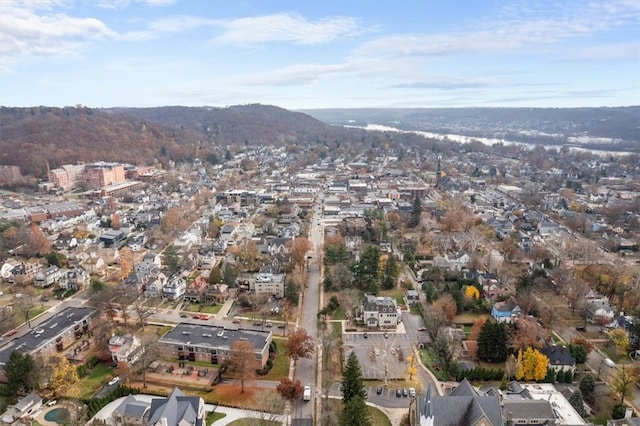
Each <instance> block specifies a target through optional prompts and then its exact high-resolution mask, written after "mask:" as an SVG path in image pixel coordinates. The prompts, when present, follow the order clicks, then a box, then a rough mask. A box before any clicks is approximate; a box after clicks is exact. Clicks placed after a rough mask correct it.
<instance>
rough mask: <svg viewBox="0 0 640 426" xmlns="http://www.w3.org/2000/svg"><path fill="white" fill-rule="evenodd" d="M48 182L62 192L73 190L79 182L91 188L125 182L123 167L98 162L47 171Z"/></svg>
mask: <svg viewBox="0 0 640 426" xmlns="http://www.w3.org/2000/svg"><path fill="white" fill-rule="evenodd" d="M48 177H49V182H51V183H52V184H53V185H54V186H55V187H56V188H60V189H62V190H65V191H66V190H69V189H73V188H74V187H75V186H76V185H78V183H80V182H87V184H88V185H89V187H91V188H94V189H95V188H104V187H105V186H109V185H114V184H119V183H123V182H124V181H125V170H124V166H123V165H122V164H119V163H105V162H104V161H100V162H97V163H92V164H65V165H64V166H61V167H59V168H57V169H53V170H49V173H48Z"/></svg>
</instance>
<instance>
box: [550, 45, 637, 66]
mask: <svg viewBox="0 0 640 426" xmlns="http://www.w3.org/2000/svg"><path fill="white" fill-rule="evenodd" d="M637 58H640V43H618V44H603V45H598V46H589V47H588V48H584V49H577V50H576V49H573V50H571V51H568V52H564V53H563V55H562V57H560V59H559V60H560V61H561V62H564V61H605V60H606V61H612V60H617V59H637Z"/></svg>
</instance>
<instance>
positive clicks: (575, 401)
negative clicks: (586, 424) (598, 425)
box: [568, 389, 586, 417]
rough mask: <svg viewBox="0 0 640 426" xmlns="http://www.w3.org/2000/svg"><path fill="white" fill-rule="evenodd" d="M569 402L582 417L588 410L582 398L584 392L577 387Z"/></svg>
mask: <svg viewBox="0 0 640 426" xmlns="http://www.w3.org/2000/svg"><path fill="white" fill-rule="evenodd" d="M568 401H569V404H571V406H572V407H573V408H575V410H576V411H577V412H578V414H580V415H581V416H582V417H584V416H585V414H586V412H585V409H584V401H583V400H582V392H580V389H576V390H575V391H574V392H573V393H572V394H571V396H569V400H568Z"/></svg>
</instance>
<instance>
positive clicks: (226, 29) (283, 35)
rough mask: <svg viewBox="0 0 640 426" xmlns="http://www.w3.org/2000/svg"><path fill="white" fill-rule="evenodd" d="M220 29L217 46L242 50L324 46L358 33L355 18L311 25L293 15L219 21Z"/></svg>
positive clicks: (321, 20) (323, 20)
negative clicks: (285, 45)
mask: <svg viewBox="0 0 640 426" xmlns="http://www.w3.org/2000/svg"><path fill="white" fill-rule="evenodd" d="M218 27H219V28H220V29H222V31H223V32H222V34H220V35H219V36H217V37H215V38H214V40H213V42H214V43H219V44H230V45H239V46H251V45H256V44H263V43H268V42H287V43H294V44H322V43H328V42H331V41H334V40H336V39H338V38H340V37H345V36H350V35H353V34H356V33H357V32H358V31H359V26H358V23H357V21H356V20H355V19H354V18H349V17H341V16H336V17H328V18H323V19H319V20H317V21H308V20H306V19H305V18H304V17H302V16H300V15H297V14H291V13H277V14H273V15H265V16H254V17H247V18H239V19H234V20H231V21H219V22H218Z"/></svg>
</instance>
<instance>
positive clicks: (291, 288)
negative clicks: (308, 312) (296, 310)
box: [284, 280, 298, 305]
mask: <svg viewBox="0 0 640 426" xmlns="http://www.w3.org/2000/svg"><path fill="white" fill-rule="evenodd" d="M284 297H285V299H287V300H288V301H289V302H291V303H292V304H294V305H297V304H298V284H296V282H295V281H294V280H289V281H287V287H286V288H285V289H284Z"/></svg>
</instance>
